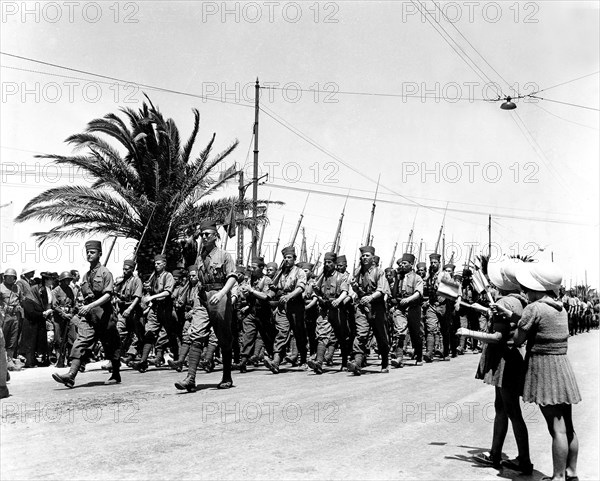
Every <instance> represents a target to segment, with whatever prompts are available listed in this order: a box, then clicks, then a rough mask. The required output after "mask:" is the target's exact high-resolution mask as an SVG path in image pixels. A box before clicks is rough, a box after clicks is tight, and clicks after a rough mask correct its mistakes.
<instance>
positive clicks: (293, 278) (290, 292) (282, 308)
mask: <svg viewBox="0 0 600 481" xmlns="http://www.w3.org/2000/svg"><path fill="white" fill-rule="evenodd" d="M281 253H282V254H283V266H282V267H281V271H280V272H279V273H277V274H276V275H275V278H274V279H273V284H272V285H271V290H272V291H273V301H277V307H276V308H275V328H276V330H277V333H276V335H275V342H274V344H273V359H270V358H268V357H265V358H264V363H265V366H266V367H268V368H269V369H270V370H271V372H272V373H273V374H278V373H279V364H280V363H281V360H282V358H283V357H284V356H285V349H286V346H287V344H288V343H289V341H290V336H291V332H293V333H294V337H295V338H296V342H297V346H298V351H299V352H300V364H301V365H305V364H306V361H307V350H306V326H305V324H304V300H303V298H302V293H303V292H304V290H305V289H306V274H305V273H304V271H303V270H302V269H300V268H299V267H298V266H296V265H294V264H295V263H296V250H295V249H294V247H293V246H290V247H286V248H285V249H283V250H282V251H281Z"/></svg>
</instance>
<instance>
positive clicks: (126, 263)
mask: <svg viewBox="0 0 600 481" xmlns="http://www.w3.org/2000/svg"><path fill="white" fill-rule="evenodd" d="M123 266H130V267H135V261H134V260H133V259H125V260H124V261H123Z"/></svg>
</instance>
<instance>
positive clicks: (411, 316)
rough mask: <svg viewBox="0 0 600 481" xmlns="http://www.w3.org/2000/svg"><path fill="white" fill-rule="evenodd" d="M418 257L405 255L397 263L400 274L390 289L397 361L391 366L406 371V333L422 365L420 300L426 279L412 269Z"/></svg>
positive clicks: (419, 364) (417, 360)
mask: <svg viewBox="0 0 600 481" xmlns="http://www.w3.org/2000/svg"><path fill="white" fill-rule="evenodd" d="M414 262H415V256H414V255H412V254H409V253H406V254H403V255H402V258H401V259H400V260H398V261H397V263H398V267H399V270H398V272H397V274H396V276H395V278H394V282H393V284H392V285H390V289H391V295H390V304H391V305H392V310H391V311H392V317H393V319H394V338H395V339H394V344H395V349H396V358H395V359H392V366H394V367H398V368H400V367H403V365H404V363H403V361H402V357H403V347H404V339H405V338H406V331H407V330H408V333H409V335H410V342H411V344H412V346H413V348H414V350H415V359H416V365H417V366H421V365H422V361H423V327H422V324H421V299H422V297H423V279H421V277H420V276H418V275H417V274H416V273H415V272H414V271H413V270H412V266H413V263H414Z"/></svg>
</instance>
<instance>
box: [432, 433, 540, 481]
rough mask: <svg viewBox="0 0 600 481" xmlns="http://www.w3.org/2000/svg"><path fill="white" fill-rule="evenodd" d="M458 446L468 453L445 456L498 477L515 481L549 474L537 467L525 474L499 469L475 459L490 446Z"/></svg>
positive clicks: (526, 480)
mask: <svg viewBox="0 0 600 481" xmlns="http://www.w3.org/2000/svg"><path fill="white" fill-rule="evenodd" d="M447 444H448V443H444V442H439V443H438V442H432V443H429V445H430V446H446V445H447ZM456 447H457V448H459V449H463V450H466V453H459V454H455V455H453V456H444V458H445V459H452V460H455V461H462V462H465V463H469V464H470V465H471V467H472V468H475V469H483V470H485V471H486V472H488V473H491V472H493V471H495V472H496V476H497V477H498V478H503V479H511V480H515V481H540V480H541V479H542V478H543V477H544V476H547V475H546V474H544V473H542V472H540V471H538V470H537V469H535V468H534V470H533V473H532V474H528V475H525V474H523V473H520V472H518V471H513V470H512V469H508V468H500V469H497V468H494V467H492V466H485V465H483V464H479V463H478V462H477V461H475V458H474V456H475V455H477V454H481V453H488V452H489V448H479V447H475V446H466V445H458V446H456ZM502 459H503V460H504V459H508V456H507V455H506V454H504V453H502Z"/></svg>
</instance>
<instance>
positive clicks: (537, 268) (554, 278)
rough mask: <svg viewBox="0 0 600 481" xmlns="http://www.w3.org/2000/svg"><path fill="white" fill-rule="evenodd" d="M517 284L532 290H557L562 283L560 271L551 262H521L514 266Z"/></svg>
mask: <svg viewBox="0 0 600 481" xmlns="http://www.w3.org/2000/svg"><path fill="white" fill-rule="evenodd" d="M516 276H517V280H518V281H519V284H521V285H522V286H525V287H527V288H528V289H531V290H532V291H555V292H558V290H559V289H560V286H561V283H562V278H563V276H562V272H561V270H560V268H559V267H558V266H557V265H556V264H554V263H552V262H523V263H521V264H518V266H517V268H516Z"/></svg>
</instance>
